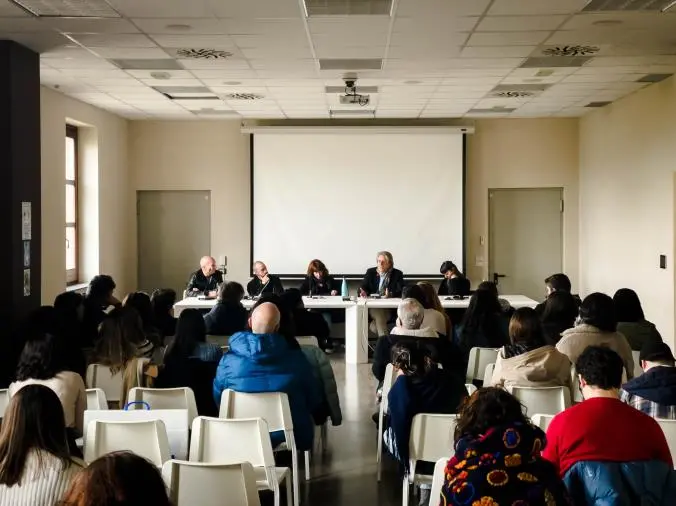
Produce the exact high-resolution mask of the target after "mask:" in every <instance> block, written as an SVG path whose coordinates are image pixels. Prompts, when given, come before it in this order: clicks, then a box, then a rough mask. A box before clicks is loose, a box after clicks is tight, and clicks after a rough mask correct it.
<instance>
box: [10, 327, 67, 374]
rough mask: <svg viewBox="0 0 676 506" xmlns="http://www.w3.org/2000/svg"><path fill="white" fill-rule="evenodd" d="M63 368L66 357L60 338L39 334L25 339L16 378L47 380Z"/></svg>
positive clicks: (64, 368)
mask: <svg viewBox="0 0 676 506" xmlns="http://www.w3.org/2000/svg"><path fill="white" fill-rule="evenodd" d="M64 370H66V357H65V350H64V347H63V346H62V345H61V341H60V339H59V338H57V337H56V336H54V335H52V334H39V335H37V336H33V337H32V338H30V339H28V340H27V341H26V344H25V345H24V347H23V351H22V352H21V356H20V357H19V365H18V366H17V368H16V379H17V381H25V380H27V379H37V380H48V379H51V378H53V377H54V376H56V375H57V374H59V373H60V372H61V371H64Z"/></svg>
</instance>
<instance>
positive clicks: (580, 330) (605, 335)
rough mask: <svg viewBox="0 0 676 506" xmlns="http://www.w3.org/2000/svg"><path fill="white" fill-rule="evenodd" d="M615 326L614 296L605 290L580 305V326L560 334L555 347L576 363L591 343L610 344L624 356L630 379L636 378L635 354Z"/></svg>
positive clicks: (592, 295)
mask: <svg viewBox="0 0 676 506" xmlns="http://www.w3.org/2000/svg"><path fill="white" fill-rule="evenodd" d="M616 328H617V320H616V319H615V306H614V304H613V299H611V298H610V297H608V296H607V295H606V294H604V293H598V292H596V293H592V294H591V295H588V296H587V297H586V298H585V299H584V301H583V302H582V305H581V306H580V316H579V318H578V322H577V325H576V326H575V327H573V328H572V329H568V330H566V331H564V332H563V334H561V340H560V341H559V342H558V343H556V349H557V350H559V351H560V352H561V353H564V354H565V355H567V356H568V358H569V359H570V361H571V363H573V364H574V363H575V362H577V358H578V357H579V356H580V354H581V353H582V352H583V351H584V350H585V349H587V347H588V346H608V347H609V348H610V349H611V350H614V351H615V352H616V353H617V354H618V355H619V356H620V357H622V361H623V362H624V367H625V369H626V372H627V378H628V379H631V378H633V377H634V357H633V355H632V354H631V347H630V346H629V343H628V342H627V339H626V338H625V337H624V336H623V335H622V334H620V333H619V332H617V331H616Z"/></svg>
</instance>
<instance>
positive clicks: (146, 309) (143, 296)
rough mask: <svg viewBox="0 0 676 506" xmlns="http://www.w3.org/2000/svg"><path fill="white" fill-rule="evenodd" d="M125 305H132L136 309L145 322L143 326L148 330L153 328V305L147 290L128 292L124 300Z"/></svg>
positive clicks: (123, 304)
mask: <svg viewBox="0 0 676 506" xmlns="http://www.w3.org/2000/svg"><path fill="white" fill-rule="evenodd" d="M122 306H123V307H130V308H133V309H135V310H136V312H137V313H138V315H139V316H140V317H141V322H143V328H144V329H146V330H148V329H152V328H153V321H154V318H153V305H152V303H151V302H150V296H149V295H148V294H147V293H145V292H131V293H129V294H127V296H126V297H125V298H124V301H122Z"/></svg>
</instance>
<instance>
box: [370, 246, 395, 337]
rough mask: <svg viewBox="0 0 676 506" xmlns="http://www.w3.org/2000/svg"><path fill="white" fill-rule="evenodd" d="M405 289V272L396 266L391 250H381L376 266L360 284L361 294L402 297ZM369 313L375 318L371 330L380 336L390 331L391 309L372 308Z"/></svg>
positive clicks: (377, 256)
mask: <svg viewBox="0 0 676 506" xmlns="http://www.w3.org/2000/svg"><path fill="white" fill-rule="evenodd" d="M403 289H404V274H403V273H402V272H401V271H400V270H399V269H395V268H394V258H393V257H392V253H390V252H389V251H380V252H378V254H377V255H376V266H375V267H371V268H370V269H368V270H367V271H366V274H364V279H363V280H362V282H361V285H360V286H359V296H360V297H369V296H371V295H379V296H381V297H385V298H389V297H401V292H402V290H403ZM369 315H370V316H371V318H373V327H374V328H372V329H371V330H372V332H375V333H376V334H377V335H379V336H384V335H386V334H387V333H388V332H389V329H388V327H387V322H388V320H389V319H390V315H391V311H390V310H389V309H371V310H369Z"/></svg>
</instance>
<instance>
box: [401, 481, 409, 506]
mask: <svg viewBox="0 0 676 506" xmlns="http://www.w3.org/2000/svg"><path fill="white" fill-rule="evenodd" d="M402 483H403V485H402V487H401V505H402V506H408V494H409V492H410V490H409V484H408V476H404V480H403V482H402Z"/></svg>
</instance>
